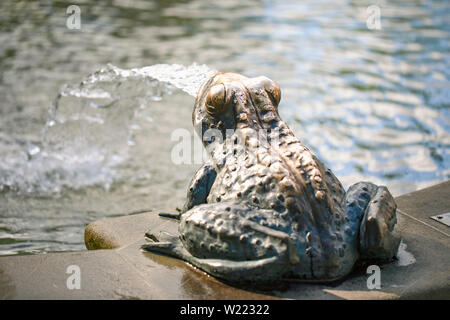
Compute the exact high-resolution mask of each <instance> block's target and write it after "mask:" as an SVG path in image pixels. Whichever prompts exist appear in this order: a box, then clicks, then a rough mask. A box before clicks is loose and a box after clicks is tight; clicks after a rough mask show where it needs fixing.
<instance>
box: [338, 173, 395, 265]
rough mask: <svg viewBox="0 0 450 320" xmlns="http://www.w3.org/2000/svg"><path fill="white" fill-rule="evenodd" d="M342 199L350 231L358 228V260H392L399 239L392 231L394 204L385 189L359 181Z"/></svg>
mask: <svg viewBox="0 0 450 320" xmlns="http://www.w3.org/2000/svg"><path fill="white" fill-rule="evenodd" d="M345 199H346V207H347V215H348V217H349V218H350V221H351V222H350V223H352V224H353V225H351V228H353V230H358V229H359V251H360V255H361V259H363V260H371V259H374V260H389V259H392V258H393V257H394V256H395V255H396V254H397V250H398V246H399V244H400V237H398V236H397V235H396V234H395V231H394V226H395V224H396V223H397V217H396V210H397V205H396V203H395V201H394V198H393V197H392V195H391V193H390V192H389V190H388V189H387V188H386V187H384V186H377V185H375V184H373V183H370V182H359V183H356V184H354V185H352V186H351V187H350V188H349V189H348V191H347V194H346V197H345ZM356 234H358V232H356Z"/></svg>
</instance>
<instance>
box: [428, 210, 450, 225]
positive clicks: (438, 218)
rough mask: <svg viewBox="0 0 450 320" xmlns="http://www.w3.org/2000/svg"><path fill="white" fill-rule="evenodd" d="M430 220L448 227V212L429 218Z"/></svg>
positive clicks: (449, 220) (449, 217)
mask: <svg viewBox="0 0 450 320" xmlns="http://www.w3.org/2000/svg"><path fill="white" fill-rule="evenodd" d="M430 218H431V219H433V220H436V221H439V222H440V223H442V224H445V225H446V226H447V227H450V212H447V213H443V214H438V215H435V216H431V217H430Z"/></svg>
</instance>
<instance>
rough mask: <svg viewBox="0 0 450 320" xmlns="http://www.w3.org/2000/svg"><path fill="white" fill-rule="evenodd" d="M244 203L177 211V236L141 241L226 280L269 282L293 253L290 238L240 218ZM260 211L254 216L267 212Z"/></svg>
mask: <svg viewBox="0 0 450 320" xmlns="http://www.w3.org/2000/svg"><path fill="white" fill-rule="evenodd" d="M249 210H254V209H249V208H246V207H244V206H240V205H234V204H227V203H212V204H203V205H200V206H196V207H195V208H193V209H191V210H189V211H188V212H186V213H185V214H183V215H182V216H181V223H180V227H179V231H180V237H179V238H175V237H173V238H168V239H158V240H159V242H153V243H149V244H146V245H144V246H143V249H145V250H147V251H156V252H160V253H164V254H168V255H171V256H175V257H177V258H180V259H183V260H185V261H187V262H189V263H191V264H192V265H194V266H196V267H198V268H200V269H202V270H204V271H206V272H207V273H209V274H211V275H213V276H215V277H217V278H220V279H224V280H227V281H230V282H252V281H264V282H267V281H274V280H278V279H280V278H282V277H283V275H284V274H285V273H286V272H287V271H289V270H290V266H293V265H295V264H297V263H299V255H298V252H297V251H296V248H295V244H294V243H293V241H292V239H290V237H289V236H288V235H287V234H286V233H284V232H281V231H278V230H274V229H271V228H268V227H265V226H262V225H260V224H259V223H257V222H255V221H250V220H248V219H247V218H246V214H248V211H249ZM269 211H270V210H261V212H259V213H258V216H260V217H263V216H264V215H267V217H269V216H270V212H269Z"/></svg>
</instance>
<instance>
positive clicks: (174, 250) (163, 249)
mask: <svg viewBox="0 0 450 320" xmlns="http://www.w3.org/2000/svg"><path fill="white" fill-rule="evenodd" d="M145 235H146V236H147V238H149V239H151V240H153V242H150V243H147V244H144V245H142V247H141V249H143V250H145V251H150V252H158V253H162V254H166V255H169V256H172V257H175V258H179V259H184V257H185V255H186V254H187V252H186V250H185V249H184V247H183V244H182V243H181V241H180V239H179V237H178V236H175V235H171V234H168V233H160V234H159V235H157V236H155V235H153V234H150V233H148V232H147V233H146V234H145Z"/></svg>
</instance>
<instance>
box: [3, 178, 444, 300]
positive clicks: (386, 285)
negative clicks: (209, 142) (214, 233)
mask: <svg viewBox="0 0 450 320" xmlns="http://www.w3.org/2000/svg"><path fill="white" fill-rule="evenodd" d="M448 194H450V181H447V182H444V183H441V184H438V185H436V186H433V187H430V188H427V189H423V190H420V191H417V192H413V193H411V194H406V195H403V196H401V197H398V198H397V199H396V201H397V204H398V209H399V214H398V231H399V232H400V233H401V235H402V238H403V244H402V251H401V254H400V255H399V261H397V262H393V263H391V264H386V265H383V266H380V267H381V289H380V290H368V289H367V284H366V281H367V277H368V275H366V273H365V270H355V272H354V273H353V274H352V275H351V276H349V277H348V278H347V279H346V280H344V281H342V282H340V283H334V284H328V285H324V284H308V283H293V282H283V283H280V287H277V288H275V289H270V290H264V289H261V288H260V289H258V290H256V289H251V288H236V287H233V286H230V285H228V284H225V283H223V282H221V281H218V280H216V279H214V278H212V277H210V276H208V275H206V274H205V273H203V272H201V271H199V270H197V269H195V268H193V267H191V266H190V265H188V264H186V263H184V262H183V261H180V260H177V259H173V258H170V257H166V256H163V255H158V254H153V253H148V252H142V251H140V249H139V248H140V246H141V245H142V244H143V243H145V240H144V233H145V232H146V231H147V230H148V229H149V228H152V230H154V232H169V233H176V229H177V223H176V222H175V221H172V220H168V219H163V218H160V217H159V216H158V215H157V212H148V213H142V214H136V215H131V216H123V217H118V218H109V219H103V220H99V221H96V222H93V223H91V224H89V225H88V226H87V228H86V232H85V240H86V246H87V248H89V249H112V250H90V251H83V252H65V253H51V254H39V255H33V256H11V257H1V258H0V298H2V299H198V300H202V299H280V298H281V299H283V298H287V299H450V272H449V271H448V266H449V265H450V237H449V235H448V233H449V232H450V230H449V229H450V228H449V227H447V226H445V225H441V224H440V223H439V222H436V221H433V220H432V219H430V218H429V216H432V215H435V214H439V213H444V212H448V211H450V197H448V196H447V195H448ZM413 260H415V261H414V262H413ZM411 262H413V263H411ZM72 264H75V265H78V266H79V267H80V270H81V279H82V280H81V290H69V289H67V287H66V280H67V277H68V276H69V275H68V274H66V269H67V266H68V265H72Z"/></svg>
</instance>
